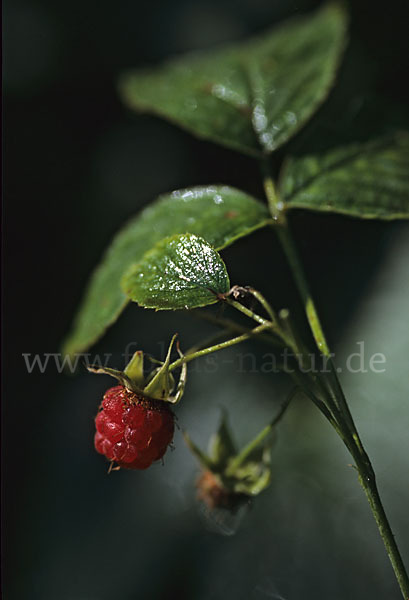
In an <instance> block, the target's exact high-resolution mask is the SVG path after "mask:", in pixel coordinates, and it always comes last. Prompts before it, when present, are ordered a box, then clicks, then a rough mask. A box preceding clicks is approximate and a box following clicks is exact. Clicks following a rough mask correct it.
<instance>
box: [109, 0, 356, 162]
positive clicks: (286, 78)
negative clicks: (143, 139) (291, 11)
mask: <svg viewBox="0 0 409 600" xmlns="http://www.w3.org/2000/svg"><path fill="white" fill-rule="evenodd" d="M345 31H346V17H345V13H344V12H343V10H342V9H341V8H340V6H339V5H337V4H332V3H331V4H329V5H326V6H324V7H323V8H321V9H320V10H318V11H317V12H316V13H313V14H312V15H308V16H304V17H301V18H297V19H292V20H291V21H289V22H287V23H284V24H283V25H281V26H280V27H278V28H277V27H276V28H274V29H273V30H272V31H269V32H267V33H266V34H264V35H262V36H259V37H257V38H254V39H252V40H249V41H247V42H244V43H241V44H240V43H238V44H232V45H230V46H228V47H224V48H222V49H218V50H214V51H208V52H202V53H195V54H188V55H186V56H184V57H182V58H179V59H176V60H173V61H170V62H168V63H167V64H165V65H164V66H162V67H159V68H157V69H152V70H143V71H135V72H130V73H127V74H124V75H123V76H122V78H121V80H120V93H121V96H122V98H123V100H124V102H125V103H126V104H127V105H128V106H129V107H130V108H132V109H135V110H138V111H142V112H150V113H154V114H157V115H159V116H162V117H164V118H166V119H168V120H170V121H172V122H174V123H175V124H177V125H179V126H181V127H183V128H185V129H187V130H188V131H190V132H191V133H193V134H194V135H197V136H199V137H202V138H205V139H209V140H212V141H214V142H216V143H219V144H222V145H224V146H228V147H230V148H233V149H235V150H238V151H240V152H243V153H245V154H249V155H253V156H261V155H263V154H265V153H270V152H272V151H274V150H275V149H276V148H278V147H279V146H281V145H282V144H284V143H285V142H286V141H287V140H288V139H289V138H290V137H292V136H293V135H294V134H295V133H296V132H297V131H298V129H299V128H300V127H302V125H304V123H305V122H306V121H307V120H308V119H309V118H310V117H311V115H312V114H313V113H314V112H315V111H316V109H317V108H318V106H319V105H320V104H321V103H322V102H323V100H324V99H325V98H326V96H327V94H328V91H329V89H330V87H331V86H332V84H333V82H334V78H335V73H336V69H337V66H338V64H339V61H340V57H341V55H342V51H343V48H344V45H345Z"/></svg>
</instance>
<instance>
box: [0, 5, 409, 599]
mask: <svg viewBox="0 0 409 600" xmlns="http://www.w3.org/2000/svg"><path fill="white" fill-rule="evenodd" d="M318 4H319V3H318V2H315V1H309V0H300V1H299V2H284V1H283V0H281V1H279V0H276V1H274V2H267V1H266V0H256V1H255V0H251V1H250V0H243V2H240V3H237V2H232V0H219V1H218V2H216V1H213V0H207V1H204V0H197V1H195V2H188V1H187V0H176V1H175V2H172V3H170V2H165V1H164V0H161V1H159V2H157V3H154V4H151V5H148V4H146V5H145V6H144V7H143V11H142V8H141V5H140V3H135V2H130V1H123V2H120V3H119V4H118V5H115V7H114V6H113V5H112V3H109V2H107V1H106V0H103V1H102V2H100V3H98V5H95V4H94V3H91V2H87V1H85V2H84V1H81V2H79V0H71V1H70V2H69V3H68V2H59V3H55V2H51V0H37V1H35V0H25V1H23V0H13V1H11V0H7V1H6V2H5V6H4V17H5V42H4V54H5V82H4V89H5V97H4V104H5V141H4V148H5V153H6V159H5V166H6V172H7V178H6V184H5V207H6V208H5V215H6V229H5V232H4V248H5V254H6V258H7V261H8V266H7V268H6V270H5V275H4V277H5V281H4V310H5V313H6V314H7V318H6V319H5V322H4V326H5V341H6V343H7V348H6V352H5V353H4V369H5V372H6V374H7V378H6V381H5V382H3V386H4V390H3V391H4V394H3V398H4V403H3V424H4V425H3V445H4V446H3V447H4V452H3V461H4V464H3V476H4V480H5V488H4V500H5V508H4V512H3V515H4V520H5V523H4V524H5V528H4V536H5V538H4V539H5V543H4V547H3V552H4V560H5V564H4V576H5V578H4V579H5V581H4V584H3V585H4V592H5V594H4V595H5V597H6V598H7V599H8V600H14V599H15V600H22V599H24V600H25V599H26V598H27V599H28V598H30V600H31V599H37V598H38V599H41V600H47V599H48V598H50V599H51V598H56V597H58V598H61V600H85V599H87V600H94V599H95V600H111V599H112V598H113V597H115V598H118V599H119V600H128V599H134V598H136V597H138V598H149V599H152V600H153V599H162V598H169V597H173V596H176V595H178V597H180V598H192V597H194V598H197V599H199V600H200V599H201V598H203V599H206V600H208V599H210V598H215V599H219V598H240V597H243V596H245V597H246V598H252V597H254V598H262V597H271V598H274V597H276V598H280V597H282V598H285V599H286V600H287V599H288V600H298V599H300V598H303V599H306V598H311V599H313V598H314V599H315V598H317V597H323V598H329V597H330V598H331V599H334V600H344V599H345V598H348V599H351V600H355V599H358V598H359V599H360V600H361V599H362V598H370V597H382V598H383V597H385V598H393V597H395V596H394V595H395V590H396V588H395V582H394V580H393V576H392V575H391V571H390V567H389V565H388V563H387V560H386V558H385V555H384V550H383V548H382V545H381V542H380V541H379V540H378V534H377V531H376V528H375V525H374V524H373V522H372V517H371V515H370V512H369V510H368V508H367V506H366V503H365V499H364V498H363V494H362V493H361V490H360V489H359V486H358V485H357V482H356V476H355V473H354V471H353V470H352V469H349V468H348V467H347V465H348V463H349V462H350V460H349V458H348V457H347V456H346V454H345V453H344V451H343V448H342V447H341V446H340V444H339V442H338V440H337V439H336V438H335V436H333V433H332V431H329V428H328V427H327V425H326V423H325V422H324V421H323V419H321V417H320V415H319V414H318V413H317V411H316V410H315V409H314V408H313V407H310V406H308V405H305V404H303V403H302V402H301V401H300V402H298V403H297V404H296V405H295V406H294V407H291V409H290V412H289V414H288V416H287V417H286V419H285V420H284V422H283V424H282V431H281V433H280V439H279V443H278V444H277V446H276V448H275V457H274V456H273V463H272V469H273V483H272V486H271V488H270V489H269V490H268V491H267V492H265V493H264V494H263V495H261V496H260V498H258V501H257V504H256V505H255V507H254V509H253V510H252V511H250V512H249V514H248V515H247V516H246V518H245V519H244V520H243V523H242V527H241V529H240V530H239V531H238V533H237V535H236V536H234V537H231V538H220V537H216V536H214V535H210V534H209V533H207V532H206V530H204V528H203V524H202V523H201V521H200V519H199V517H198V515H197V512H196V508H195V504H194V499H193V495H194V492H193V480H194V477H195V472H196V470H195V469H196V467H195V464H194V461H193V459H192V457H190V455H189V454H188V451H187V449H185V448H184V446H183V443H182V440H181V437H180V435H178V436H177V437H176V440H175V446H176V450H175V452H173V453H169V455H167V457H166V467H165V468H163V469H162V468H161V467H160V465H158V467H157V468H155V469H153V470H150V471H148V472H146V473H141V474H138V475H137V477H135V474H134V473H119V474H118V473H117V474H113V475H110V476H109V477H107V476H106V467H105V465H104V463H103V461H102V460H101V459H100V457H99V456H98V455H97V454H96V453H95V452H94V450H93V448H92V433H93V416H94V414H95V412H96V410H97V406H98V403H99V399H100V398H101V396H102V393H103V390H104V389H105V388H106V385H107V382H106V381H104V380H103V378H101V379H98V378H92V377H91V376H90V375H87V374H81V375H80V376H78V377H77V378H67V377H66V376H64V375H61V374H59V373H58V371H57V369H55V368H53V367H51V366H50V367H49V368H48V369H47V370H46V372H45V373H44V374H41V373H39V372H38V371H33V373H32V374H28V373H27V371H26V369H25V366H24V361H23V360H22V357H21V354H22V353H23V352H26V353H33V354H34V353H44V352H58V348H59V345H60V343H61V339H62V337H63V335H64V333H65V332H66V331H67V330H68V327H69V323H70V320H71V317H72V314H73V311H74V309H75V307H76V305H77V304H78V301H79V299H80V295H81V292H82V289H83V287H84V284H85V282H86V280H87V278H88V275H89V273H90V272H91V270H92V268H93V267H94V265H95V264H96V263H97V261H98V260H99V257H100V255H101V253H102V250H103V248H104V247H105V246H106V244H107V243H108V242H109V239H110V238H111V237H112V235H113V233H114V232H115V231H116V230H117V229H118V228H119V227H120V226H122V224H123V223H124V222H125V221H126V219H127V218H128V217H130V216H131V215H133V214H134V213H135V212H136V211H137V210H138V209H139V208H141V207H142V206H144V205H145V204H147V203H148V202H149V201H151V200H152V199H153V198H154V197H156V196H157V195H158V194H160V193H163V192H167V191H169V190H172V189H177V188H183V187H187V186H190V185H195V184H197V183H201V184H203V185H206V184H208V183H209V182H214V181H223V182H226V184H229V185H233V186H235V187H239V188H242V189H245V190H247V191H248V192H249V193H251V194H254V195H255V196H258V197H260V195H261V190H260V188H259V184H258V181H259V174H258V171H257V168H256V167H255V166H254V165H252V163H251V161H250V160H249V159H247V158H245V157H240V156H236V155H235V153H233V152H229V151H227V150H224V149H222V148H217V147H215V146H213V145H211V144H207V143H204V142H198V141H196V140H194V139H192V138H190V136H188V135H186V134H184V133H183V132H181V131H178V130H177V129H174V128H172V127H171V126H170V125H167V124H166V123H160V122H156V121H154V120H151V119H150V118H147V117H146V118H142V117H141V118H138V119H134V118H133V116H132V115H130V114H127V113H126V111H125V110H124V109H123V107H122V106H121V104H120V102H119V100H118V98H117V95H116V90H115V81H116V78H117V75H118V73H119V72H121V71H122V70H124V69H127V68H131V67H132V68H133V67H135V66H140V67H146V66H149V65H153V64H156V63H157V62H159V61H162V60H164V59H165V58H166V57H168V55H171V54H174V53H176V52H184V51H187V50H190V49H193V48H204V47H207V46H210V45H211V44H213V43H220V42H228V41H233V40H238V39H244V38H245V37H247V36H248V35H251V34H254V33H258V32H261V31H263V30H264V29H265V28H266V26H270V25H273V24H274V23H276V22H279V21H280V20H282V19H283V18H286V17H289V16H293V15H297V14H299V13H303V12H305V11H307V10H310V9H312V8H315V7H316V6H318ZM350 8H351V43H350V45H349V47H348V50H347V53H346V59H345V62H344V64H343V66H342V68H341V70H340V74H339V81H338V85H337V87H336V89H335V90H334V92H333V93H332V94H331V96H330V98H329V101H328V103H327V104H326V105H325V106H324V107H322V108H321V109H320V111H319V113H318V114H317V116H316V118H315V117H314V118H313V119H312V120H311V122H310V123H309V125H308V126H307V127H306V128H305V129H304V130H303V131H302V132H301V133H300V134H299V135H298V136H297V137H296V138H294V140H293V141H292V142H291V143H290V146H289V148H286V152H287V151H290V152H291V153H292V154H297V153H302V152H304V151H305V150H306V149H307V148H308V152H314V153H316V152H321V151H324V150H328V149H331V148H333V147H334V146H335V145H339V144H348V143H350V142H351V141H354V140H359V141H363V142H364V141H366V140H367V139H369V138H370V137H373V135H374V134H376V135H381V134H384V133H389V132H390V131H391V130H394V129H396V128H407V127H408V126H409V117H408V111H407V106H408V103H409V97H408V91H407V89H406V86H405V82H406V75H407V72H408V70H409V64H408V61H409V58H408V55H407V52H406V44H407V32H406V28H407V14H406V13H407V6H406V3H402V2H400V1H398V0H391V2H389V3H388V5H387V7H386V6H385V3H383V2H369V0H359V1H357V2H352V3H351V7H350ZM142 12H143V14H142ZM280 153H281V151H280V150H279V151H278V154H279V155H280ZM277 158H281V156H278V157H277ZM277 163H278V161H277ZM293 226H294V229H295V231H296V234H298V239H299V240H300V242H299V244H300V249H301V252H302V255H303V259H304V262H305V264H306V268H307V271H308V275H309V277H310V279H311V281H312V287H313V289H314V292H315V295H316V297H317V300H318V304H319V307H320V310H321V313H322V318H323V321H324V324H325V325H326V326H328V329H329V337H330V339H331V340H334V341H336V342H337V346H338V348H339V347H340V346H341V342H342V348H345V352H346V353H348V352H350V349H351V348H352V349H354V348H356V341H357V340H362V339H365V340H366V341H367V343H368V351H369V352H370V353H371V352H383V353H385V355H386V357H387V371H386V372H385V373H383V374H374V373H372V372H369V373H366V374H362V375H361V374H349V375H348V377H347V376H346V375H345V377H344V376H342V377H343V381H344V382H345V384H346V385H347V388H348V392H349V397H350V398H351V404H352V410H353V412H354V413H355V414H356V415H357V421H358V426H359V427H360V428H361V429H362V430H363V437H364V440H365V441H367V445H368V451H369V453H370V454H371V455H373V456H374V464H375V469H376V470H377V472H378V477H379V483H380V487H381V492H382V493H383V496H384V498H385V504H386V508H387V511H388V513H389V514H390V517H391V521H392V526H393V528H394V529H395V530H396V531H397V532H399V540H398V541H399V543H400V545H401V547H402V552H403V554H404V556H406V557H407V556H408V554H409V540H408V539H407V534H406V537H405V519H406V510H407V503H408V499H407V497H405V496H404V494H403V493H402V489H403V487H404V486H403V484H402V482H401V481H400V479H401V477H402V474H405V473H406V472H407V467H408V465H407V457H408V456H409V453H408V452H407V431H406V428H405V422H406V421H405V418H404V415H405V411H407V407H406V406H405V398H406V395H407V390H406V388H407V372H406V371H407V369H406V365H405V364H404V363H405V361H404V360H403V359H402V356H403V355H405V353H406V355H407V332H406V327H404V326H402V319H404V318H405V306H406V303H407V294H408V292H409V290H406V289H405V286H406V282H407V277H406V270H407V257H408V254H409V248H408V246H407V238H408V235H407V234H408V231H407V228H404V227H403V226H401V225H399V224H396V225H390V224H385V223H380V222H366V223H363V222H358V221H354V220H352V219H348V218H345V217H335V216H327V215H319V216H318V215H308V214H304V213H301V212H300V213H297V214H295V215H294V217H293ZM318 233H319V235H318ZM323 248H324V249H325V251H324V252H323ZM271 253H274V254H275V255H276V257H277V258H276V260H275V262H274V264H272V265H271V267H270V269H269V270H268V272H266V270H265V267H264V266H263V265H262V261H261V262H260V263H254V262H253V261H251V262H250V261H249V256H267V255H268V256H270V255H271ZM223 258H224V259H225V261H226V264H227V265H228V267H229V272H230V275H231V279H232V280H233V281H237V282H238V283H243V284H252V285H254V286H255V287H257V288H261V289H262V290H263V291H264V292H265V294H266V296H267V297H269V298H270V299H271V300H272V301H273V303H274V305H275V306H276V307H278V308H279V307H281V306H287V305H290V304H292V302H293V301H292V298H293V297H294V288H293V284H292V282H291V278H290V276H289V274H288V271H287V268H286V265H285V262H284V259H283V258H282V256H281V255H280V253H279V250H278V245H277V243H276V240H274V239H273V238H272V237H271V235H267V232H266V234H265V235H264V234H260V237H259V239H257V240H256V239H253V238H252V237H251V236H250V237H249V238H246V239H245V240H243V241H241V242H240V243H238V244H237V245H235V246H234V247H232V248H229V249H227V250H226V251H225V252H224V255H223ZM57 266H58V268H56V267H57ZM377 273H379V274H378V275H376V274H377ZM22 274H23V275H24V276H22ZM27 290H35V294H33V293H32V294H31V296H30V301H29V302H30V303H29V308H28V296H27ZM132 309H133V310H130V309H128V310H127V311H126V312H125V314H124V316H123V319H121V322H120V324H118V328H116V329H115V331H114V330H112V331H111V332H109V333H108V335H107V336H106V338H105V339H104V340H103V342H101V343H100V344H99V345H98V346H97V347H96V350H95V352H108V353H112V354H113V356H112V357H111V360H112V365H113V366H117V367H119V368H123V366H124V364H125V360H124V357H123V356H122V354H123V353H124V352H126V351H127V349H126V348H124V343H126V341H128V340H131V341H137V342H138V347H142V348H144V350H146V351H147V352H150V353H152V354H157V353H158V349H159V351H160V350H162V351H163V352H164V349H162V348H161V346H159V345H158V344H159V342H160V341H161V340H168V338H169V334H170V333H171V332H174V331H179V334H180V338H181V340H182V343H183V345H182V347H188V346H189V345H190V344H192V343H195V342H196V341H197V340H198V339H200V338H201V337H202V336H206V335H208V334H209V332H210V330H211V327H210V326H209V325H207V324H204V323H201V322H196V321H195V320H189V321H186V318H185V317H184V316H183V315H180V314H173V315H171V316H169V315H167V314H154V313H150V312H148V311H144V312H142V309H141V310H138V309H136V308H135V307H134V306H133V307H132ZM297 309H299V306H298V305H296V306H294V310H295V311H297ZM133 349H136V348H133ZM263 355H264V350H263V348H262V347H260V348H259V347H258V346H254V345H253V344H250V343H249V344H247V345H246V346H244V347H243V348H242V349H241V350H240V352H239V353H236V351H234V350H232V351H230V350H229V351H226V352H225V353H224V354H223V355H220V357H218V359H217V361H205V362H203V363H197V364H198V366H197V367H194V366H193V365H192V368H191V370H190V376H189V383H188V386H187V390H186V396H185V399H184V401H183V403H182V404H181V406H180V410H178V418H179V421H180V424H181V426H183V428H186V429H188V430H189V431H191V433H192V436H194V439H195V440H197V442H198V444H200V445H202V446H203V445H204V444H205V442H206V440H207V438H208V436H209V434H210V433H211V431H213V430H214V429H215V425H216V422H217V420H218V416H219V410H218V409H219V406H220V405H224V406H225V407H226V408H228V409H229V412H230V413H231V414H232V420H233V423H232V425H233V428H234V430H235V431H237V432H238V441H239V442H240V443H241V442H245V441H246V440H247V439H249V437H251V434H254V433H255V432H257V431H258V430H259V429H260V428H261V427H262V426H263V425H264V424H265V422H266V421H267V420H268V419H269V418H271V414H272V412H274V410H275V409H276V407H277V406H278V405H279V403H280V401H281V400H282V396H283V394H284V393H285V391H286V382H285V381H284V380H283V379H282V378H281V377H277V378H276V379H275V385H274V388H273V393H272V387H271V376H269V375H267V374H263V373H261V372H260V370H259V369H258V366H259V365H260V361H262V358H263ZM237 361H239V362H237ZM244 370H245V371H246V372H243V371H244ZM233 407H234V410H232V408H233ZM323 448H325V452H323V451H322V449H323ZM397 448H398V449H399V448H400V449H401V451H398V452H397V451H396V449H397ZM257 549H260V551H259V552H257ZM363 555H364V557H365V560H363V559H362V556H363ZM158 565H160V567H158ZM242 565H246V569H244V568H242ZM317 565H319V568H317ZM158 569H159V571H158Z"/></svg>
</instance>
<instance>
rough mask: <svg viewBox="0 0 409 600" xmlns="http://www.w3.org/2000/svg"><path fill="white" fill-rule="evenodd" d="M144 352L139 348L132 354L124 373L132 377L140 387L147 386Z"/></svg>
mask: <svg viewBox="0 0 409 600" xmlns="http://www.w3.org/2000/svg"><path fill="white" fill-rule="evenodd" d="M143 360H144V356H143V352H142V350H137V351H136V352H135V353H134V355H133V356H132V358H131V360H130V361H129V363H128V364H127V365H126V367H125V371H124V374H125V375H126V376H127V377H129V379H131V381H132V382H133V383H134V384H135V385H137V386H140V387H142V388H143V387H144V386H145V377H144V374H143Z"/></svg>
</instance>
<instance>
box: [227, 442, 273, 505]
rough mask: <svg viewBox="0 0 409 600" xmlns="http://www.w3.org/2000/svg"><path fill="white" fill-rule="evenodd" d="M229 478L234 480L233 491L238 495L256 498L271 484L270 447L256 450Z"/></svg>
mask: <svg viewBox="0 0 409 600" xmlns="http://www.w3.org/2000/svg"><path fill="white" fill-rule="evenodd" d="M229 476H230V477H233V479H234V482H235V483H234V486H233V489H234V491H235V492H236V493H238V494H247V495H249V496H257V494H259V493H260V492H262V491H263V490H264V489H265V488H266V487H268V486H269V484H270V483H271V450H270V445H269V444H268V445H264V446H263V447H260V448H257V449H256V450H255V452H254V453H253V454H252V455H251V457H249V458H248V459H247V460H246V461H245V462H244V463H243V464H241V465H240V466H238V467H236V469H235V470H234V472H233V473H232V474H230V473H229Z"/></svg>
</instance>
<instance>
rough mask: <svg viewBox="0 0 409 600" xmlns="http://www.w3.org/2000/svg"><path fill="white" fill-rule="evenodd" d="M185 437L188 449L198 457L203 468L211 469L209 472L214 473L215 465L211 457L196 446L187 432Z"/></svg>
mask: <svg viewBox="0 0 409 600" xmlns="http://www.w3.org/2000/svg"><path fill="white" fill-rule="evenodd" d="M183 437H184V440H185V442H186V445H187V447H188V448H189V450H190V451H191V452H192V454H194V456H196V458H197V460H198V461H199V463H200V464H201V465H202V467H204V468H205V469H209V471H212V473H213V468H214V464H213V461H212V459H211V458H210V457H209V456H207V454H205V453H204V452H202V450H200V448H199V447H198V446H196V444H195V443H194V442H193V441H192V439H191V437H190V436H189V435H188V434H187V433H186V431H184V432H183Z"/></svg>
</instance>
